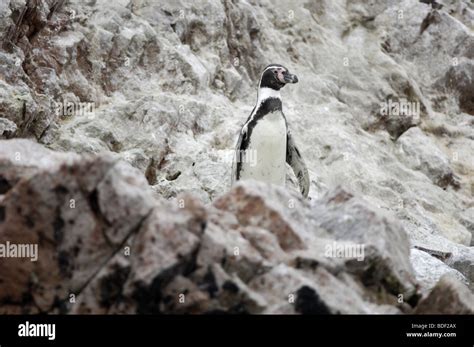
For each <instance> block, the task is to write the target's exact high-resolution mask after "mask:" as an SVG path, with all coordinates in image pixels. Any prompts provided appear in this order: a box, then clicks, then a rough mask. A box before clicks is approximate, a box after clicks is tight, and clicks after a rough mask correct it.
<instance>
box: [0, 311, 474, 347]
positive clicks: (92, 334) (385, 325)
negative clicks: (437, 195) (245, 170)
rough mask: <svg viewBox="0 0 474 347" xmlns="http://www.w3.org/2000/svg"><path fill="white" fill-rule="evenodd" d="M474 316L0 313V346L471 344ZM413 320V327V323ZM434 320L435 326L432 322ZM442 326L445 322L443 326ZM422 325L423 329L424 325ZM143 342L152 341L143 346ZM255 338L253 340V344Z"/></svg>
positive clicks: (473, 337)
mask: <svg viewBox="0 0 474 347" xmlns="http://www.w3.org/2000/svg"><path fill="white" fill-rule="evenodd" d="M473 317H474V316H408V315H391V316H388V315H387V316H385V315H384V316H382V315H379V316H375V315H370V316H369V315H365V316H361V315H347V316H346V315H338V316H283V315H280V316H257V315H256V316H230V315H229V316H226V315H212V316H211V315H209V316H151V315H150V316H145V315H141V316H132V315H124V316H98V315H96V316H93V315H91V316H78V315H76V316H0V347H13V346H27V345H29V346H73V345H78V344H79V345H82V346H93V345H95V343H98V342H99V341H106V342H107V346H110V345H112V344H113V343H118V345H123V344H130V345H131V346H135V345H137V346H148V345H150V346H174V345H176V346H179V344H178V343H181V342H184V340H183V339H190V341H191V342H192V344H193V345H195V346H199V345H201V344H202V343H206V344H207V343H208V342H216V343H218V344H220V345H223V344H228V343H231V344H232V343H235V342H239V341H241V342H242V343H245V346H247V345H254V344H255V343H256V342H257V341H261V343H262V347H263V346H270V342H271V341H273V340H274V341H276V342H279V344H280V343H282V342H283V341H288V343H289V344H290V346H299V345H302V346H306V345H307V346H336V345H337V344H339V343H341V342H342V343H351V344H354V345H355V344H356V343H357V345H358V344H364V345H375V346H384V345H387V346H388V345H390V346H402V345H403V346H405V345H408V346H433V345H434V346H470V347H472V346H473V344H474V334H473V328H474V318H473ZM26 322H29V324H30V326H31V323H35V324H45V323H46V324H55V339H54V340H48V337H31V336H30V337H19V336H18V333H19V325H20V324H25V323H26ZM414 324H415V325H414ZM430 324H434V325H430ZM440 324H444V325H443V327H441V326H440ZM421 327H424V328H423V329H421ZM407 333H422V334H426V333H428V334H430V333H431V334H432V333H449V334H452V333H455V334H456V336H455V337H446V336H442V337H429V336H424V337H408V336H407ZM139 341H149V342H147V343H144V344H141V343H139ZM250 342H251V343H250Z"/></svg>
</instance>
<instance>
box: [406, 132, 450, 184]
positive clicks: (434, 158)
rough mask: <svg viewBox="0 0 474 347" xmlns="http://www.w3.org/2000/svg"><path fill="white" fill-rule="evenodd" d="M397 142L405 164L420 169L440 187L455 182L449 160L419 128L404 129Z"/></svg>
mask: <svg viewBox="0 0 474 347" xmlns="http://www.w3.org/2000/svg"><path fill="white" fill-rule="evenodd" d="M397 142H398V145H399V146H400V152H402V153H403V154H401V156H400V157H401V160H402V161H403V162H404V163H405V164H406V165H407V166H409V167H410V168H412V169H414V170H420V171H421V172H423V173H424V174H425V175H426V176H427V177H429V178H430V179H431V180H432V181H433V183H434V184H436V185H438V186H440V187H442V188H446V187H447V186H448V185H456V184H457V183H456V181H455V178H454V176H453V171H452V169H451V167H450V166H449V160H448V159H447V158H446V156H445V155H444V154H443V153H442V152H441V151H440V150H439V149H438V148H437V147H436V144H435V143H434V142H433V141H432V140H431V139H430V138H429V137H428V136H426V135H425V134H423V132H422V131H421V130H420V129H419V128H411V129H410V130H408V131H406V132H405V133H404V134H403V135H402V136H400V138H399V139H398V141H397Z"/></svg>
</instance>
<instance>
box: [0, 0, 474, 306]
mask: <svg viewBox="0 0 474 347" xmlns="http://www.w3.org/2000/svg"><path fill="white" fill-rule="evenodd" d="M439 3H440V4H441V5H442V6H439V5H434V4H433V5H430V4H425V3H420V2H418V1H415V0H405V1H385V0H384V1H382V0H381V1H377V0H374V1H342V0H341V1H309V0H306V1H303V0H301V1H293V0H292V1H285V0H281V1H276V2H270V1H243V0H241V1H230V0H225V1H176V2H168V1H161V0H156V1H155V0H143V1H141V0H121V1H114V2H110V1H103V0H93V1H88V2H85V1H76V0H69V1H62V0H40V1H25V0H7V1H3V2H2V3H1V4H0V33H1V39H2V41H1V47H0V62H1V64H0V76H1V78H0V84H1V86H0V87H1V88H0V137H1V138H3V139H5V140H3V141H1V142H0V240H2V241H1V242H2V243H5V242H12V243H14V242H15V243H34V244H38V245H39V252H40V253H39V254H40V256H39V258H38V261H37V262H30V261H29V260H25V259H23V260H19V259H13V258H12V259H4V260H2V261H1V262H0V274H1V275H0V279H1V280H2V285H1V287H0V302H1V303H2V305H1V306H2V310H3V311H4V312H21V311H24V312H30V313H33V312H76V313H78V312H81V313H82V312H102V313H113V312H114V313H116V312H129V313H130V312H140V313H148V312H153V313H156V312H180V313H185V312H193V313H204V312H222V311H230V312H250V313H261V312H264V313H282V312H285V313H293V312H299V313H311V312H313V313H337V312H341V313H372V312H386V313H401V312H416V313H433V312H434V313H436V312H440V313H441V312H448V311H449V309H447V308H446V307H445V306H446V305H447V304H448V303H449V301H446V300H440V299H439V296H440V295H441V294H440V293H443V291H447V292H449V293H451V294H450V298H451V299H450V301H451V302H455V303H456V304H457V305H456V306H455V307H456V308H455V309H454V311H455V312H459V313H466V312H471V313H472V312H474V309H473V307H472V302H473V301H472V300H471V297H470V295H471V296H472V294H471V293H470V292H469V290H467V289H465V284H466V285H467V286H470V288H471V290H472V289H473V287H472V283H473V281H474V269H473V267H474V265H473V264H474V248H473V247H472V245H473V237H472V235H473V233H474V199H473V195H474V154H473V153H474V118H473V115H474V106H473V105H474V100H473V96H474V85H473V81H474V63H473V57H474V35H473V28H474V26H473V23H474V8H473V6H472V4H471V3H470V2H468V1H461V0H451V1H449V0H447V1H439ZM440 7H441V8H440ZM269 63H281V64H284V65H285V66H287V67H289V69H290V70H291V71H292V72H294V73H296V74H297V75H298V77H299V81H300V82H299V83H298V84H296V85H292V86H290V87H288V88H285V89H283V92H282V93H283V105H284V106H283V107H284V112H285V114H286V116H287V118H288V121H289V126H290V127H291V129H292V132H293V134H294V135H295V138H296V142H297V144H298V145H299V147H300V149H301V152H302V154H303V157H304V158H305V159H306V161H307V164H308V167H309V170H310V176H311V191H310V200H308V201H303V200H302V199H301V198H300V197H299V195H298V192H297V191H296V189H294V185H295V183H294V182H295V179H294V177H293V176H292V175H291V174H290V172H289V175H288V190H285V189H280V188H275V187H268V186H265V185H261V184H255V183H241V184H239V185H237V186H235V187H232V188H231V187H230V166H231V162H230V160H231V158H232V150H233V146H234V143H235V141H236V137H237V133H238V131H239V129H240V126H241V125H242V123H243V122H244V121H245V119H246V117H247V116H248V114H249V113H250V111H251V109H252V107H253V104H254V102H255V99H256V95H255V94H256V81H257V80H258V78H259V73H260V71H261V69H262V68H263V67H264V66H265V65H267V64H269ZM15 138H28V140H24V139H15ZM357 247H362V250H363V254H362V255H363V256H361V257H360V258H359V259H358V257H357V255H356V256H355V257H354V254H352V256H348V255H347V254H344V250H347V249H359V248H357ZM328 250H329V253H328ZM340 250H342V256H341V254H339V253H338V251H340ZM443 276H444V277H443ZM440 278H443V280H442V281H439V280H440ZM438 282H439V283H438ZM432 288H434V289H433V290H432ZM449 312H451V311H449Z"/></svg>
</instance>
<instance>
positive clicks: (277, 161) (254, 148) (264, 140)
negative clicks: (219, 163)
mask: <svg viewBox="0 0 474 347" xmlns="http://www.w3.org/2000/svg"><path fill="white" fill-rule="evenodd" d="M286 130H287V129H286V122H285V119H284V117H283V114H282V113H281V111H276V112H273V113H269V114H267V115H265V116H264V117H263V118H262V119H260V120H259V121H258V122H257V123H256V125H255V127H254V128H253V130H252V133H251V134H250V141H249V146H248V148H247V150H246V153H245V155H244V158H245V159H244V161H243V163H242V170H241V173H240V178H241V179H254V180H258V181H263V182H268V183H272V184H277V185H283V186H284V185H285V178H286Z"/></svg>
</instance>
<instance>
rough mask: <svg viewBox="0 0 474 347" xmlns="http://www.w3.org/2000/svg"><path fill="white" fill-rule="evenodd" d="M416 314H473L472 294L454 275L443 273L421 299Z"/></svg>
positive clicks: (473, 299)
mask: <svg viewBox="0 0 474 347" xmlns="http://www.w3.org/2000/svg"><path fill="white" fill-rule="evenodd" d="M415 313H417V314H474V295H473V294H472V293H471V292H470V291H469V290H468V289H467V288H466V286H464V285H463V284H462V283H461V282H459V280H458V279H457V278H456V276H453V275H444V276H443V277H442V278H441V280H440V281H439V282H438V284H436V286H435V287H434V288H433V290H432V291H431V292H430V294H429V295H428V297H426V298H425V299H424V300H422V301H421V302H420V303H419V304H418V306H417V308H416V310H415Z"/></svg>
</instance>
